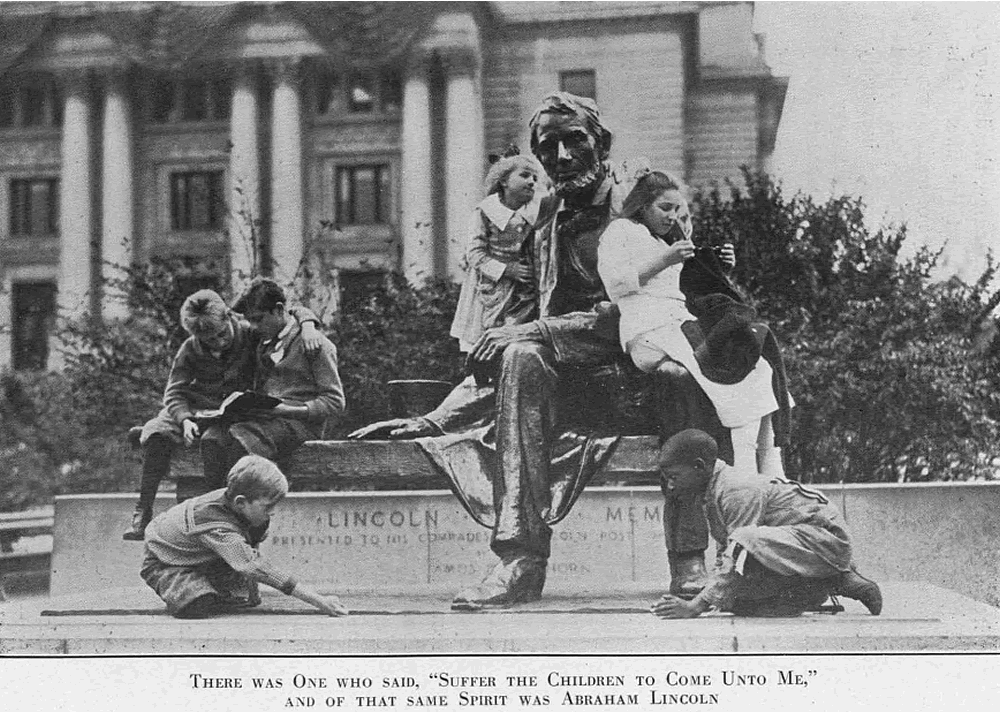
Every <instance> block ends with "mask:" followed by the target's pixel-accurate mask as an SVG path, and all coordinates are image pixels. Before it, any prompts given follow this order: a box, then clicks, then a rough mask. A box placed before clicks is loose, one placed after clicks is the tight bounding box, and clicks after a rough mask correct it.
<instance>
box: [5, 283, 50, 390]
mask: <svg viewBox="0 0 1000 712" xmlns="http://www.w3.org/2000/svg"><path fill="white" fill-rule="evenodd" d="M11 311H12V312H13V313H12V316H13V319H12V322H13V325H14V329H13V334H12V337H13V338H12V343H11V351H12V353H11V357H12V358H11V361H12V364H13V366H14V368H15V369H18V370H21V369H42V368H45V367H46V365H48V360H49V332H50V331H51V330H52V325H53V323H54V322H55V316H56V285H55V283H53V282H22V283H15V284H14V288H13V290H12V293H11Z"/></svg>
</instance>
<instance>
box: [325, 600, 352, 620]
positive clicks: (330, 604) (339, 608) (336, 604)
mask: <svg viewBox="0 0 1000 712" xmlns="http://www.w3.org/2000/svg"><path fill="white" fill-rule="evenodd" d="M320 600H321V601H322V603H323V605H322V606H321V608H322V610H323V612H324V613H326V614H327V615H328V616H346V615H347V613H348V611H347V606H345V605H344V604H343V603H341V602H340V599H339V598H337V597H336V596H323V598H322V599H320Z"/></svg>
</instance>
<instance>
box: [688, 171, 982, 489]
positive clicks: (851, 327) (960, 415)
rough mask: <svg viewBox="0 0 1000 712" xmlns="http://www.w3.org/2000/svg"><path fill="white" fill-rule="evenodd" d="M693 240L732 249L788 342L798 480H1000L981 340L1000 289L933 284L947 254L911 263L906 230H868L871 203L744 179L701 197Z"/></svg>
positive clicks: (923, 252)
mask: <svg viewBox="0 0 1000 712" xmlns="http://www.w3.org/2000/svg"><path fill="white" fill-rule="evenodd" d="M695 202H696V205H697V220H696V235H698V236H699V239H701V240H705V241H707V242H709V243H712V244H721V243H722V242H733V243H734V244H735V246H736V251H737V260H738V266H737V268H736V271H735V275H734V277H735V279H736V281H737V282H738V283H739V284H740V285H742V286H743V287H744V288H745V291H746V292H747V294H748V296H749V298H750V301H751V302H752V303H753V304H754V305H755V306H756V307H757V309H758V311H759V312H760V314H761V315H762V316H763V317H764V318H765V319H766V320H768V321H769V323H770V324H771V327H772V329H773V330H774V331H775V333H776V334H777V336H778V338H779V340H780V341H781V343H782V345H783V350H784V355H785V359H786V366H787V369H788V376H789V383H790V388H791V390H792V393H793V395H794V397H795V399H796V402H797V407H796V408H795V409H794V411H793V434H792V437H793V443H792V446H791V447H790V448H789V450H788V453H787V455H788V457H787V461H788V465H789V470H790V472H792V473H794V474H795V475H796V476H801V477H803V478H804V479H807V480H813V481H817V482H829V481H845V482H863V481H895V480H913V479H969V478H980V477H995V476H996V468H995V466H994V465H993V464H992V460H993V458H994V457H997V456H998V455H1000V448H998V444H1000V441H998V435H1000V425H998V414H1000V407H998V406H1000V400H998V395H997V394H998V389H997V386H998V383H997V380H996V375H995V374H997V372H998V369H997V367H998V365H1000V358H998V353H997V350H996V349H992V350H991V349H985V350H984V349H982V348H978V347H977V346H976V345H975V343H974V336H975V334H976V333H977V329H978V326H979V322H980V320H981V319H982V318H984V317H985V316H986V312H987V311H988V309H987V308H985V307H988V305H989V304H992V305H993V306H995V305H996V299H997V297H996V293H991V292H990V290H989V288H990V285H991V284H992V283H993V278H994V277H995V275H996V268H995V267H994V265H993V263H992V261H991V262H990V263H989V265H988V267H987V268H986V270H985V272H984V273H983V275H982V277H981V278H980V279H979V280H977V281H976V283H974V284H972V285H969V284H966V283H964V282H962V281H961V280H959V279H957V278H953V279H950V280H947V281H944V282H935V281H933V280H932V279H931V273H932V271H933V269H934V267H935V265H936V262H937V259H938V257H939V254H940V253H932V252H930V251H928V250H927V249H920V250H918V251H917V252H916V254H915V255H914V256H912V257H909V258H905V259H904V258H902V257H901V256H900V249H901V247H902V245H903V242H904V240H905V237H906V231H905V228H904V227H899V228H893V227H887V228H882V229H879V230H871V229H869V228H868V227H867V226H866V225H865V223H864V203H863V201H862V200H861V199H859V198H856V197H849V196H840V197H834V198H831V199H830V200H828V201H826V202H825V203H817V202H815V201H814V200H813V199H812V198H810V197H808V196H805V195H802V194H797V195H794V196H792V197H786V196H785V195H784V194H783V193H782V190H781V186H780V185H778V184H776V183H775V182H774V181H773V180H771V179H770V178H769V177H768V176H766V175H764V174H759V173H751V172H749V171H745V172H744V185H742V186H740V185H734V184H727V185H726V186H724V187H719V186H716V187H713V188H710V189H708V190H705V191H703V192H702V193H701V194H700V195H699V196H697V198H696V201H695Z"/></svg>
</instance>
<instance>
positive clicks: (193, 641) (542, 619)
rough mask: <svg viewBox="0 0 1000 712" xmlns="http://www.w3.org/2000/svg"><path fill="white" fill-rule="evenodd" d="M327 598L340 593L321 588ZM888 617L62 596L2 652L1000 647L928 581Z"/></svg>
mask: <svg viewBox="0 0 1000 712" xmlns="http://www.w3.org/2000/svg"><path fill="white" fill-rule="evenodd" d="M319 588H320V590H321V591H325V592H336V591H338V590H339V589H338V588H337V587H336V586H334V585H332V584H325V585H324V584H320V585H319ZM882 588H883V592H884V594H885V609H884V611H883V613H882V615H881V616H878V617H873V616H870V615H868V613H867V612H866V611H865V610H864V608H863V607H862V606H861V605H860V604H858V603H857V602H856V601H850V600H843V599H842V600H841V602H842V603H843V604H844V606H845V611H844V612H843V613H838V614H835V615H833V614H827V613H822V614H820V613H816V614H806V615H803V616H800V617H798V618H784V619H748V618H735V617H733V616H730V615H725V614H713V615H709V616H706V617H703V618H700V619H697V620H688V621H662V620H658V619H656V618H654V617H653V616H652V615H651V614H650V613H648V612H647V610H646V609H647V607H648V605H649V604H650V603H651V602H652V601H653V600H655V599H656V598H657V597H658V596H659V594H660V590H659V589H650V588H649V587H648V586H647V587H641V586H632V587H628V586H626V587H622V588H620V589H618V590H617V591H615V592H614V593H609V592H607V591H605V592H601V591H591V592H573V591H570V590H567V589H566V588H565V587H553V588H552V590H547V592H546V595H545V596H544V597H543V598H542V600H540V601H537V602H535V603H531V604H526V605H522V606H518V607H516V608H513V609H508V610H503V611H488V612H479V613H460V612H452V611H451V610H450V609H449V603H450V596H448V595H444V594H442V593H441V592H440V591H439V590H438V591H434V590H431V589H429V588H416V589H411V590H410V591H409V592H407V593H405V594H404V593H403V592H400V591H397V592H389V593H387V592H384V591H380V592H373V593H367V594H366V593H364V592H360V591H358V592H354V593H351V594H349V595H341V600H342V601H343V602H344V603H345V604H346V605H347V606H348V607H349V608H350V609H351V611H352V613H351V615H349V616H347V617H345V618H326V617H323V616H321V615H320V614H319V613H317V612H315V611H314V610H313V609H311V608H309V607H308V606H306V605H305V604H303V603H301V602H300V601H298V600H296V599H293V598H290V597H286V596H283V595H281V594H279V593H277V592H275V591H271V590H267V591H264V602H263V604H262V606H261V607H260V608H258V609H254V610H252V611H246V612H242V613H239V614H232V615H227V616H222V617H219V618H213V619H209V620H204V621H180V620H176V619H174V618H171V617H170V616H168V615H167V614H166V612H165V611H164V608H163V604H162V603H161V602H160V601H159V599H157V598H156V596H155V594H153V593H152V592H151V591H150V590H148V589H144V588H133V589H114V590H107V591H100V592H95V593H87V594H77V595H66V596H55V597H52V598H49V599H36V600H30V601H22V602H10V603H7V604H3V605H2V606H0V654H6V655H17V654H27V655H33V654H43V655H58V654H70V655H233V654H235V655H303V654H306V655H366V654H375V655H401V654H473V653H552V654H555V653H596V654H622V653H633V654H635V653H659V654H669V653H719V654H732V653H827V652H904V651H906V652H910V651H922V652H931V651H974V652H985V651H997V650H1000V610H998V609H997V608H995V607H993V606H990V605H987V604H984V603H979V602H976V601H973V600H972V599H969V598H967V597H965V596H962V595H960V594H957V593H954V592H952V591H948V590H945V589H942V588H939V587H937V586H933V585H931V584H925V583H912V582H883V583H882Z"/></svg>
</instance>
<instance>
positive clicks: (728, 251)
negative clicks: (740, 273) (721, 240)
mask: <svg viewBox="0 0 1000 712" xmlns="http://www.w3.org/2000/svg"><path fill="white" fill-rule="evenodd" d="M719 260H720V261H721V262H722V264H724V265H725V266H726V267H728V268H729V269H732V268H733V267H735V266H736V248H735V247H733V243H731V242H727V243H725V244H724V245H723V246H722V249H721V250H719Z"/></svg>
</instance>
